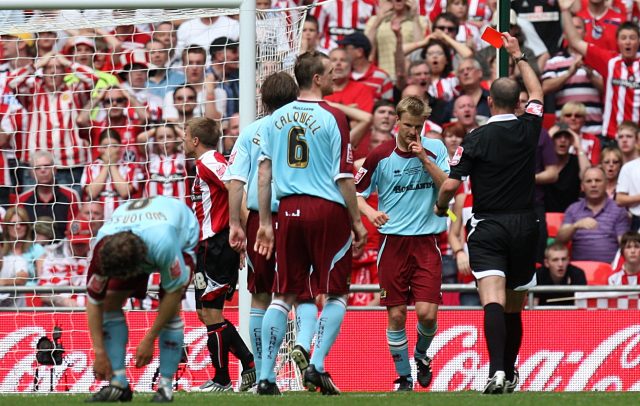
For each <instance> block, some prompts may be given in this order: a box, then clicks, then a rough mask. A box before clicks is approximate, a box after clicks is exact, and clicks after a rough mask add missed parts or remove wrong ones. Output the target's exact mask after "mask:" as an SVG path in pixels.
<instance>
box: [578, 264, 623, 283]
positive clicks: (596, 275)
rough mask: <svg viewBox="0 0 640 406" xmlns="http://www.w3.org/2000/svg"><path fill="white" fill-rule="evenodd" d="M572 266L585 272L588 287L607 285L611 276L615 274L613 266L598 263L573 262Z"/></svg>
mask: <svg viewBox="0 0 640 406" xmlns="http://www.w3.org/2000/svg"><path fill="white" fill-rule="evenodd" d="M571 265H573V266H576V267H578V268H580V269H582V270H583V271H584V274H585V275H586V277H587V284H588V285H607V284H608V282H609V276H610V275H611V274H612V273H613V268H611V264H607V263H606V262H597V261H572V262H571Z"/></svg>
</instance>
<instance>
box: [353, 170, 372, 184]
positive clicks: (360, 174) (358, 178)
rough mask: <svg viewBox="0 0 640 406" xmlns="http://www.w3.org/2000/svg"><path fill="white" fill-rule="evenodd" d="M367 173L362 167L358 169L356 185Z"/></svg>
mask: <svg viewBox="0 0 640 406" xmlns="http://www.w3.org/2000/svg"><path fill="white" fill-rule="evenodd" d="M367 172H369V171H367V170H366V169H365V168H364V167H360V169H358V173H356V179H355V181H356V185H357V184H358V183H360V181H361V180H362V178H364V175H366V174H367Z"/></svg>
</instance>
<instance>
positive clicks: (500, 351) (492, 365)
mask: <svg viewBox="0 0 640 406" xmlns="http://www.w3.org/2000/svg"><path fill="white" fill-rule="evenodd" d="M506 335H507V333H506V327H505V322H504V307H502V305H500V304H498V303H489V304H487V305H485V306H484V336H485V339H486V341H487V349H488V350H489V377H493V375H494V374H495V372H496V371H504V348H505V347H504V344H505V340H506Z"/></svg>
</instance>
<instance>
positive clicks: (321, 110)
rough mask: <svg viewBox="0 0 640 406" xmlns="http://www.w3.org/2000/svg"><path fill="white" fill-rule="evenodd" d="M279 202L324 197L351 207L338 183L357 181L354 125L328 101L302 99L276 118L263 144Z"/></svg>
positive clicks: (273, 114) (288, 105)
mask: <svg viewBox="0 0 640 406" xmlns="http://www.w3.org/2000/svg"><path fill="white" fill-rule="evenodd" d="M260 147H261V150H262V155H261V157H260V159H261V160H262V159H270V160H271V162H272V176H273V181H274V187H275V191H276V197H277V198H278V199H282V198H283V197H286V196H291V195H308V196H315V197H320V198H323V199H326V200H329V201H332V202H336V203H338V204H341V205H343V206H345V201H344V198H343V197H342V195H341V194H340V189H339V188H338V185H337V184H336V181H337V180H338V179H341V178H352V177H353V156H352V152H351V144H350V143H349V124H348V123H347V118H346V117H345V115H344V114H343V113H342V112H341V111H339V110H337V109H335V108H333V107H331V106H329V105H328V104H327V103H326V102H324V101H307V100H297V101H294V102H292V103H289V104H287V105H286V106H283V107H281V108H279V109H278V110H276V111H275V112H273V113H272V114H271V123H270V125H269V126H268V128H266V129H265V131H264V134H263V135H262V138H261V140H260Z"/></svg>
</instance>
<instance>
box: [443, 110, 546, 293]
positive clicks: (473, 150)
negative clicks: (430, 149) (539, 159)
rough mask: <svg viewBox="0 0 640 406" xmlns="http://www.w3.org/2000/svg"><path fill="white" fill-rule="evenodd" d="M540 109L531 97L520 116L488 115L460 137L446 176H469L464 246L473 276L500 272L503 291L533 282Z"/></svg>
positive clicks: (536, 238) (536, 235)
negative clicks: (470, 196) (503, 279)
mask: <svg viewBox="0 0 640 406" xmlns="http://www.w3.org/2000/svg"><path fill="white" fill-rule="evenodd" d="M542 108H543V106H542V104H541V103H540V102H538V101H536V100H532V101H530V102H529V103H528V104H527V107H526V108H525V113H524V114H523V115H522V116H520V117H516V116H515V115H513V114H502V115H497V116H493V117H491V119H489V121H488V122H487V124H485V125H484V126H482V127H479V128H477V129H476V130H474V131H472V132H471V133H470V134H468V135H467V136H466V137H465V138H464V142H463V143H462V148H463V152H462V156H461V158H460V161H459V162H458V163H457V164H455V165H454V163H455V160H454V162H453V163H452V164H451V173H450V174H449V177H450V178H452V179H457V180H462V179H463V178H464V177H466V176H470V177H471V190H472V193H473V213H474V214H473V217H472V218H471V219H470V220H469V222H468V223H467V236H468V237H467V240H468V241H467V244H468V247H469V259H470V265H471V269H473V273H474V275H475V276H476V278H477V277H482V276H488V275H502V273H504V276H505V277H506V283H507V288H508V289H516V288H519V287H521V288H525V287H527V286H532V285H533V284H535V260H536V247H537V242H538V218H537V216H536V214H535V212H534V210H533V206H534V192H535V155H536V146H537V144H538V137H539V136H540V129H541V127H542ZM532 282H533V283H532Z"/></svg>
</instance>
